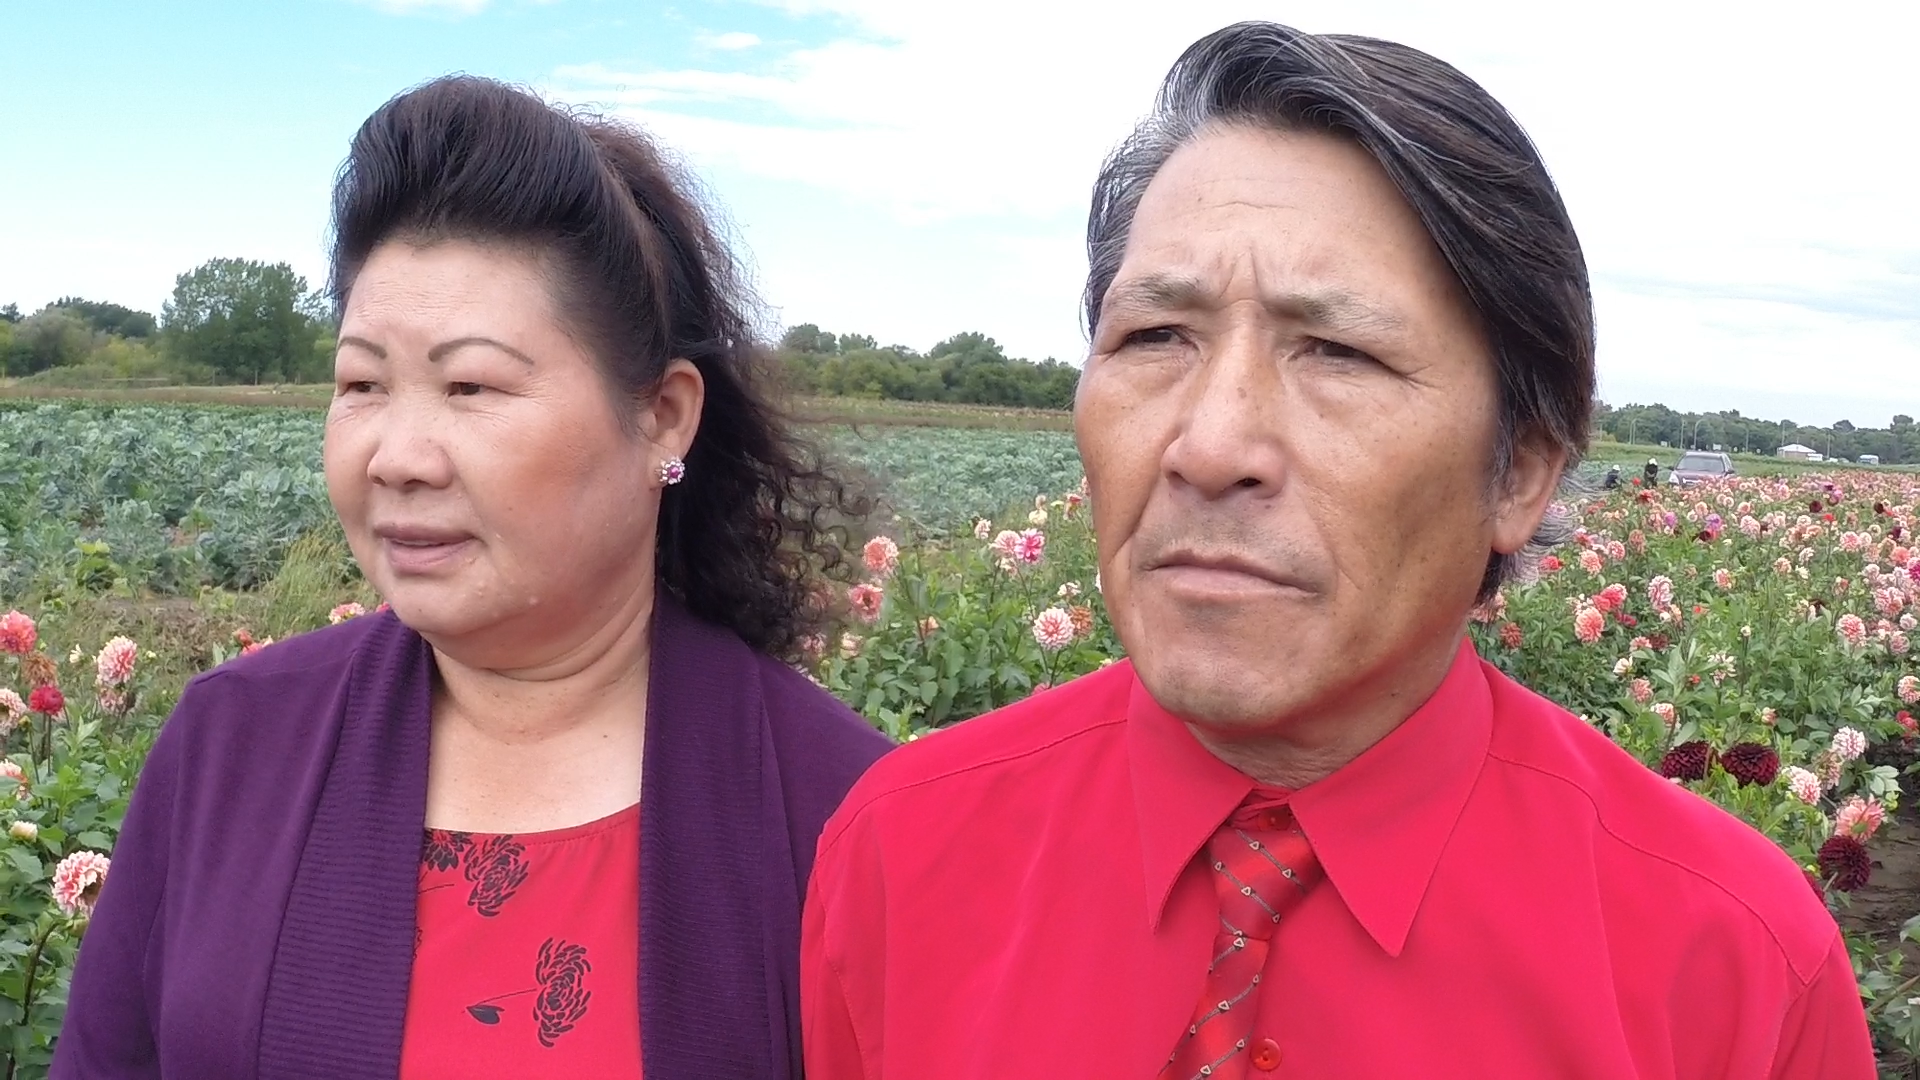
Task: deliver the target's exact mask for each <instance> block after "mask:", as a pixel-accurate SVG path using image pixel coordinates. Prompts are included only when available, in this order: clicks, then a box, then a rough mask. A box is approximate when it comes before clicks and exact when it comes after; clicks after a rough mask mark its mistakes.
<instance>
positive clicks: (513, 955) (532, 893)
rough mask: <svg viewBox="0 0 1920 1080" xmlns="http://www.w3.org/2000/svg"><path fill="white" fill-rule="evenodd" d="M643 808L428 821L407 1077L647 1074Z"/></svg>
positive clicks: (403, 1065)
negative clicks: (519, 828) (486, 823)
mask: <svg viewBox="0 0 1920 1080" xmlns="http://www.w3.org/2000/svg"><path fill="white" fill-rule="evenodd" d="M639 912H640V807H639V805H638V804H636V805H634V806H631V807H628V808H627V809H625V810H622V811H620V812H619V813H617V814H614V815H613V816H611V817H606V818H602V819H600V820H599V821H594V822H590V823H588V824H585V825H578V826H575V827H573V828H570V829H557V830H554V831H552V832H541V833H520V834H515V835H489V834H485V833H462V832H448V831H446V830H444V829H428V830H427V831H426V839H425V842H424V844H423V845H422V847H421V850H420V897H419V907H418V913H419V914H418V919H417V922H416V926H417V927H418V928H417V929H416V930H415V932H414V958H413V981H412V984H411V987H410V989H409V992H408V998H407V1025H406V1038H405V1042H404V1043H403V1044H402V1046H401V1052H400V1078H401V1080H443V1078H444V1080H453V1078H456V1077H458V1078H461V1080H465V1078H468V1077H474V1076H582V1077H585V1076H592V1077H610V1078H619V1080H639V1077H640V1001H639V983H640V979H639V967H640V915H639Z"/></svg>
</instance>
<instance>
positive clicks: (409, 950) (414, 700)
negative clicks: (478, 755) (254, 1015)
mask: <svg viewBox="0 0 1920 1080" xmlns="http://www.w3.org/2000/svg"><path fill="white" fill-rule="evenodd" d="M375 617H376V618H380V619H381V620H382V621H381V623H380V624H379V625H377V626H375V627H374V628H373V629H372V630H371V631H370V632H369V633H368V636H367V639H366V641H365V643H364V644H363V646H362V648H361V650H360V654H359V655H358V656H357V657H356V658H355V660H354V663H353V667H352V671H351V674H350V676H349V680H350V684H349V686H348V689H347V694H346V707H345V709H344V710H343V715H341V716H340V717H338V718H322V717H313V718H305V717H301V718H290V719H289V722H293V723H302V722H310V723H325V722H328V721H329V720H331V721H332V722H336V723H338V724H339V741H338V743H337V745H336V747H335V749H334V754H333V762H332V764H331V766H330V767H329V768H328V771H327V779H326V783H325V785H324V786H323V788H322V789H321V792H320V798H319V801H318V804H317V805H316V806H315V808H314V813H313V821H312V825H311V827H310V828H309V829H308V832H307V840H306V846H305V848H304V850H303V851H302V853H301V857H300V864H299V868H298V869H297V870H296V871H295V873H294V879H293V890H292V894H291V895H290V896H289V897H288V900H287V908H286V914H285V916H284V918H283V919H282V921H281V926H280V940H279V947H278V949H277V950H276V952H275V954H274V958H273V970H272V973H271V975H270V976H269V977H268V980H267V992H266V1000H265V1001H264V1002H263V1004H262V1010H261V1018H260V1056H259V1062H260V1064H259V1076H260V1077H261V1080H339V1078H347V1077H393V1076H396V1075H398V1073H399V1071H400V1042H401V1039H402V1036H403V1034H404V1029H405V1022H406V1011H407V986H408V981H409V979H410V977H411V975H412V970H413V945H414V938H413V934H414V904H415V900H416V895H417V887H418V884H419V873H420V824H421V822H423V821H425V820H426V810H427V807H426V799H427V739H428V734H429V720H430V715H431V710H432V690H433V657H432V652H431V650H430V649H429V648H428V646H427V644H426V642H424V641H422V640H421V639H420V637H419V636H418V635H416V634H414V633H413V632H412V631H411V630H408V629H407V628H406V627H405V626H403V625H402V624H401V623H400V621H399V620H398V619H396V618H394V617H393V616H392V615H391V614H386V615H382V616H375Z"/></svg>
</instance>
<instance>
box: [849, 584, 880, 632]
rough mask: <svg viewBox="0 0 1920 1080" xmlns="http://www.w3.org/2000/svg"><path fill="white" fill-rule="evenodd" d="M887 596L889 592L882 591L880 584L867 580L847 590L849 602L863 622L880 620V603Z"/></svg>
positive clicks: (870, 622)
mask: <svg viewBox="0 0 1920 1080" xmlns="http://www.w3.org/2000/svg"><path fill="white" fill-rule="evenodd" d="M886 598H887V594H886V593H885V592H883V591H881V589H880V586H878V585H869V584H867V583H865V582H862V583H860V584H858V585H855V586H854V587H853V588H851V589H848V590H847V603H848V605H849V606H851V607H852V608H853V613H854V614H855V615H857V616H859V617H860V621H861V622H863V623H868V624H872V623H874V622H876V621H878V620H879V618H880V605H881V603H883V602H884V601H885V600H886Z"/></svg>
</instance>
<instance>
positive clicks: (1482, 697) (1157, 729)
mask: <svg viewBox="0 0 1920 1080" xmlns="http://www.w3.org/2000/svg"><path fill="white" fill-rule="evenodd" d="M1492 731H1493V698H1492V692H1491V691H1490V690H1489V689H1488V687H1487V681H1486V676H1485V675H1484V674H1483V673H1482V672H1481V670H1480V662H1479V658H1478V657H1477V656H1476V655H1475V653H1474V651H1473V645H1472V644H1471V642H1467V641H1463V642H1462V643H1461V645H1460V650H1459V652H1458V653H1456V654H1455V656H1454V661H1453V666H1452V667H1451V668H1449V669H1448V671H1447V675H1446V678H1444V679H1443V680H1441V683H1440V687H1439V689H1437V690H1435V691H1434V693H1433V696H1432V697H1431V698H1429V699H1427V702H1426V704H1424V705H1422V706H1421V707H1420V708H1419V709H1417V710H1415V711H1414V713H1413V715H1411V716H1409V717H1407V719H1406V720H1405V721H1403V722H1402V723H1401V724H1400V726H1399V727H1397V728H1395V729H1394V730H1393V731H1391V732H1389V733H1388V734H1387V736H1386V738H1384V739H1381V740H1380V741H1379V742H1378V743H1375V744H1374V745H1373V746H1372V747H1370V748H1369V749H1368V750H1367V751H1366V752H1365V753H1362V754H1361V755H1360V756H1359V757H1357V758H1355V759H1354V760H1352V761H1351V762H1348V763H1347V764H1346V765H1344V766H1342V767H1341V768H1339V769H1337V770H1335V771H1334V772H1333V773H1332V774H1330V775H1328V776H1327V777H1325V778H1324V779H1321V780H1318V781H1316V782H1314V783H1312V784H1309V785H1307V786H1306V787H1303V788H1301V789H1300V790H1299V791H1296V792H1294V794H1293V797H1292V799H1291V805H1292V807H1293V812H1294V817H1295V818H1296V820H1298V821H1299V823H1300V829H1301V831H1302V832H1304V833H1306V835H1307V839H1308V840H1310V841H1311V842H1312V843H1313V850H1314V853H1315V854H1316V855H1317V856H1318V857H1319V859H1320V865H1321V867H1322V868H1324V869H1325V870H1326V874H1327V880H1328V881H1330V882H1331V883H1332V884H1333V886H1334V888H1335V889H1336V890H1337V891H1338V892H1339V893H1340V898H1341V899H1342V900H1343V901H1344V902H1345V903H1346V905H1347V909H1348V910H1349V911H1351V912H1353V916H1354V918H1355V919H1357V920H1359V922H1360V924H1361V925H1362V926H1363V927H1365V928H1366V930H1367V933H1368V934H1369V935H1370V936H1371V937H1372V938H1373V940H1374V942H1375V943H1376V944H1378V945H1379V946H1380V948H1381V949H1383V950H1385V951H1386V952H1387V953H1388V955H1391V956H1398V955H1400V951H1401V949H1402V948H1404V947H1405V945H1406V940H1407V934H1408V932H1409V931H1410V930H1411V929H1412V927H1413V917H1414V913H1415V912H1416V911H1417V910H1418V909H1419V906H1420V900H1421V898H1422V897H1423V896H1424V895H1425V894H1426V890H1427V883H1428V882H1429V881H1430V880H1432V878H1433V870H1434V867H1435V866H1436V865H1437V864H1438V863H1439V861H1440V852H1441V851H1442V850H1443V849H1444V848H1445V847H1446V843H1447V838H1448V837H1449V836H1451V835H1452V833H1453V829H1454V826H1455V824H1456V823H1457V822H1458V821H1459V820H1460V813H1461V811H1462V810H1463V809H1465V807H1466V803H1467V796H1468V795H1469V794H1470V793H1471V792H1472V790H1473V785H1474V781H1475V779H1476V778H1477V777H1478V776H1479V774H1480V766H1481V764H1482V763H1483V762H1484V760H1485V759H1486V755H1487V745H1488V742H1489V740H1490V739H1491V737H1492ZM1127 733H1128V758H1129V761H1130V768H1131V770H1132V773H1133V791H1134V800H1135V803H1136V805H1137V808H1138V811H1139V818H1140V839H1141V845H1140V847H1141V854H1142V858H1143V860H1144V864H1145V872H1146V885H1147V897H1148V905H1149V910H1148V915H1147V920H1148V925H1149V927H1150V928H1155V929H1157V928H1158V926H1159V923H1160V917H1161V915H1162V913H1163V912H1164V911H1165V909H1166V904H1167V900H1168V898H1169V897H1170V896H1171V895H1172V893H1173V886H1174V882H1176V881H1177V880H1179V877H1180V874H1181V873H1182V872H1183V871H1184V870H1185V869H1186V867H1187V865H1188V864H1189V863H1190V862H1192V861H1193V857H1194V855H1195V854H1197V853H1198V852H1199V851H1200V849H1201V848H1202V847H1203V846H1204V845H1205V844H1206V842H1207V840H1208V838H1209V837H1211V836H1212V835H1213V833H1214V830H1216V829H1218V828H1219V827H1220V823H1221V822H1223V821H1225V820H1226V819H1227V815H1228V814H1230V813H1232V812H1233V809H1234V807H1236V806H1238V805H1239V804H1240V802H1241V801H1242V800H1244V799H1245V798H1246V797H1247V795H1248V793H1249V792H1251V791H1252V790H1253V787H1254V781H1253V779H1252V778H1251V777H1249V776H1247V775H1246V774H1245V773H1242V772H1240V771H1239V770H1237V769H1235V768H1233V767H1232V766H1231V765H1228V764H1227V763H1226V762H1224V761H1221V760H1220V759H1219V758H1217V757H1214V756H1213V755H1212V754H1211V753H1209V752H1208V751H1207V749H1206V748H1205V747H1203V746H1201V745H1200V742H1199V740H1197V739H1195V738H1194V737H1193V733H1192V732H1191V731H1189V730H1188V728H1187V725H1186V723H1185V722H1184V721H1182V720H1181V719H1180V718H1179V717H1177V716H1174V715H1173V714H1172V713H1169V712H1167V711H1166V710H1165V709H1163V708H1161V707H1160V706H1159V704H1158V703H1156V702H1155V701H1154V700H1153V697H1152V695H1150V694H1148V693H1147V690H1146V687H1145V686H1143V685H1142V684H1141V683H1140V679H1139V676H1138V675H1135V676H1134V679H1133V689H1132V692H1131V695H1130V697H1129V700H1128V710H1127Z"/></svg>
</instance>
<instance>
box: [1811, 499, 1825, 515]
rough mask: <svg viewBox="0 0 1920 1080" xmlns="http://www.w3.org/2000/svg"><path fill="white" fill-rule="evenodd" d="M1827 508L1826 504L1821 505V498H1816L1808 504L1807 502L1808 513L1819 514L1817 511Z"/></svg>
mask: <svg viewBox="0 0 1920 1080" xmlns="http://www.w3.org/2000/svg"><path fill="white" fill-rule="evenodd" d="M1825 509H1826V507H1824V506H1822V505H1820V500H1819V499H1815V500H1813V501H1812V502H1810V503H1808V504H1807V512H1808V513H1810V514H1817V513H1819V512H1820V511H1822V510H1825Z"/></svg>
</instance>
